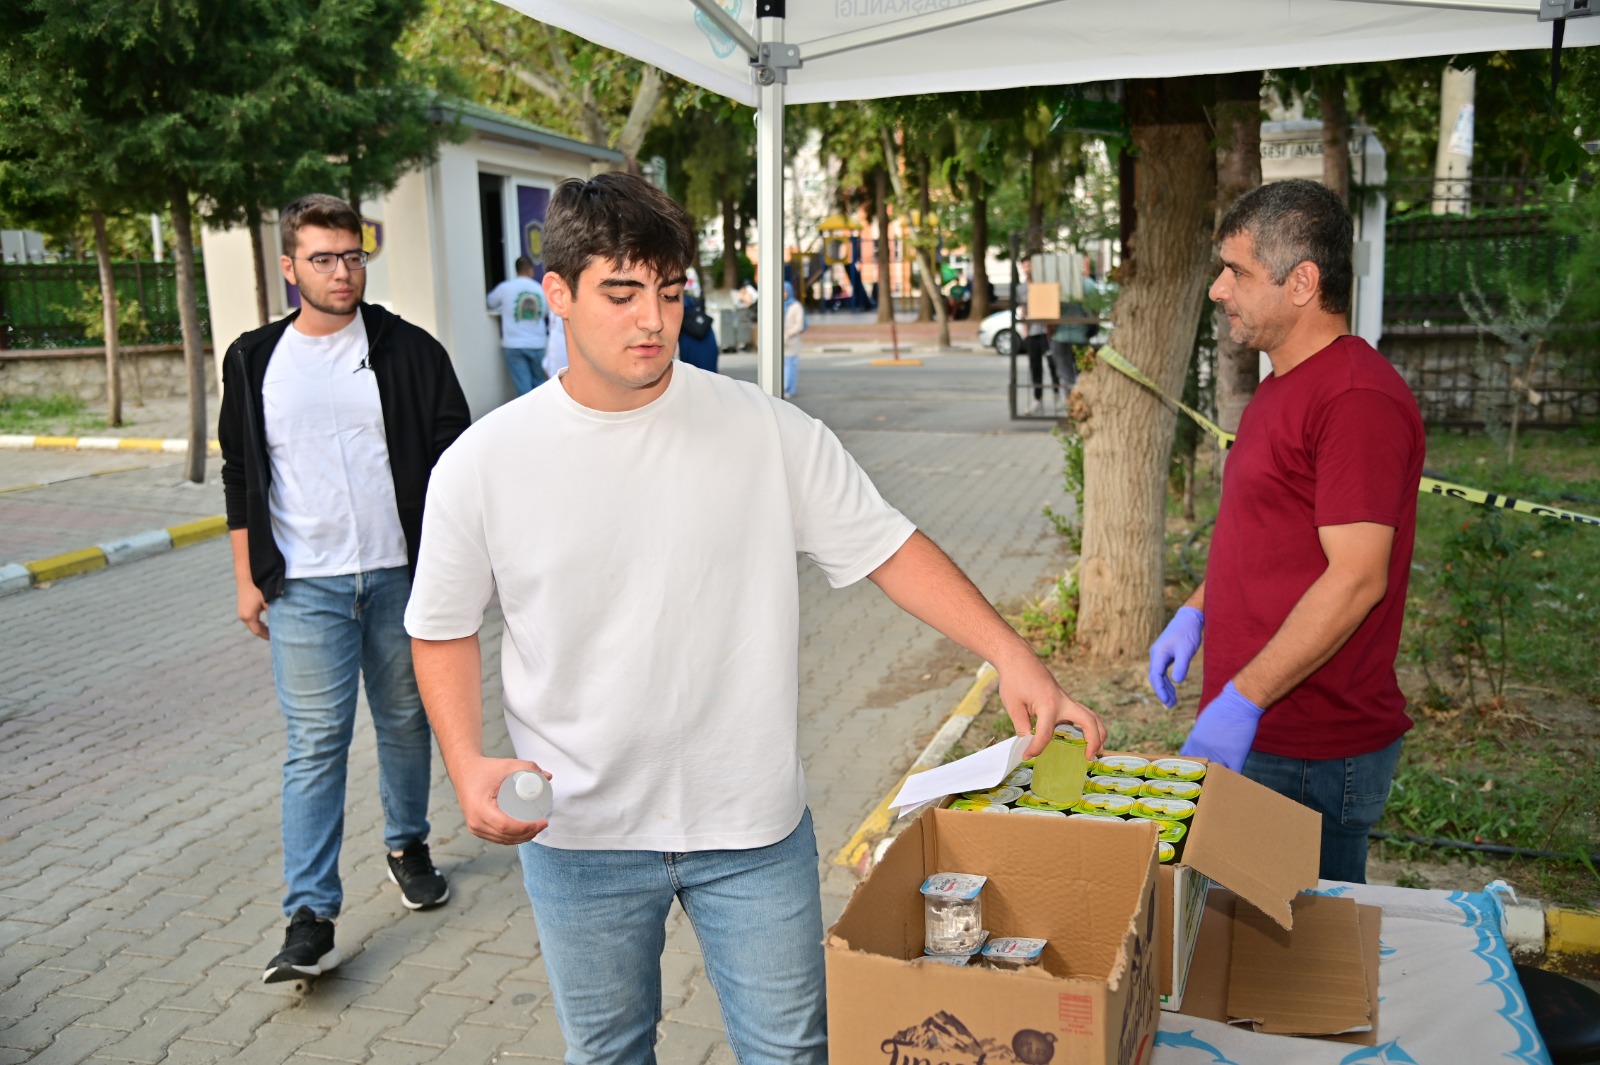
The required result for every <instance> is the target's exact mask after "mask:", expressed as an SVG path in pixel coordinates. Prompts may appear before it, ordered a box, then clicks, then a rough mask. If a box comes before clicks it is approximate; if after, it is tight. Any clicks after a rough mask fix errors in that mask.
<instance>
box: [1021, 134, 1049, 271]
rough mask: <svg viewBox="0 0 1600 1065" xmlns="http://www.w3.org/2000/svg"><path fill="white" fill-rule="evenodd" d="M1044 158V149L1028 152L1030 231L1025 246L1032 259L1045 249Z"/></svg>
mask: <svg viewBox="0 0 1600 1065" xmlns="http://www.w3.org/2000/svg"><path fill="white" fill-rule="evenodd" d="M1043 158H1044V151H1043V149H1040V148H1034V149H1031V150H1030V151H1029V152H1028V233H1027V240H1025V241H1024V242H1023V247H1024V248H1025V250H1026V252H1027V257H1028V258H1030V259H1031V258H1033V257H1034V256H1035V255H1038V254H1039V253H1040V252H1042V251H1044V193H1043V192H1042V191H1040V189H1039V179H1040V176H1041V171H1043V170H1044V161H1043Z"/></svg>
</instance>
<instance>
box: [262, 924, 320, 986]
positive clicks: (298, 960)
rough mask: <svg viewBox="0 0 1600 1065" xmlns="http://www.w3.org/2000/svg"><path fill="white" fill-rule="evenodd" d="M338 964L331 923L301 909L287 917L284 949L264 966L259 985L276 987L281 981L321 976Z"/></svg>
mask: <svg viewBox="0 0 1600 1065" xmlns="http://www.w3.org/2000/svg"><path fill="white" fill-rule="evenodd" d="M338 964H339V950H338V948H337V947H335V946H334V945H333V922H332V921H327V920H322V919H320V918H318V917H317V915H316V914H314V913H312V912H311V907H309V906H302V907H300V908H299V909H298V910H296V911H294V916H293V917H291V918H289V931H288V932H286V933H285V934H284V937H283V949H282V950H280V951H278V956H277V957H275V958H273V959H272V961H270V962H269V963H267V971H266V972H264V973H262V974H261V982H262V983H264V984H275V983H277V982H278V981H280V980H302V979H305V978H306V977H309V976H321V975H322V974H323V973H325V972H327V971H328V970H330V969H332V968H334V967H335V966H337V965H338Z"/></svg>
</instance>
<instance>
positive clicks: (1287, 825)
mask: <svg viewBox="0 0 1600 1065" xmlns="http://www.w3.org/2000/svg"><path fill="white" fill-rule="evenodd" d="M1204 783H1205V795H1204V797H1203V798H1202V799H1201V800H1200V812H1199V813H1198V814H1196V816H1195V819H1194V823H1193V825H1192V826H1191V827H1190V829H1189V838H1188V840H1187V841H1186V842H1185V844H1184V850H1183V862H1184V864H1185V865H1188V866H1190V867H1191V868H1193V869H1195V870H1196V871H1197V872H1200V873H1202V874H1204V875H1205V876H1208V877H1210V878H1211V879H1212V880H1214V881H1216V882H1217V883H1219V884H1221V885H1223V886H1224V887H1226V888H1228V889H1229V890H1230V891H1232V892H1233V893H1234V894H1236V895H1238V896H1239V897H1240V898H1242V899H1244V900H1245V901H1246V902H1248V903H1250V905H1252V906H1254V907H1255V908H1256V909H1258V910H1260V911H1261V912H1262V913H1264V914H1266V915H1267V916H1269V917H1271V918H1272V919H1273V920H1274V921H1276V922H1277V923H1278V925H1279V926H1280V927H1282V928H1290V927H1293V921H1294V918H1293V911H1292V910H1291V908H1290V900H1291V899H1293V898H1294V897H1295V896H1296V895H1297V894H1298V893H1299V892H1301V891H1303V890H1305V889H1307V888H1312V887H1315V886H1316V885H1317V869H1318V865H1319V864H1320V862H1321V838H1322V817H1321V815H1320V814H1318V813H1317V812H1316V811H1315V810H1312V809H1310V808H1308V807H1305V806H1302V805H1300V804H1299V803H1297V802H1295V801H1293V800H1292V799H1287V798H1284V797H1283V796H1282V795H1279V794H1278V793H1277V792H1275V791H1273V790H1272V789H1270V788H1267V787H1264V786H1262V785H1261V784H1257V783H1256V782H1255V781H1253V780H1250V779H1248V778H1246V777H1244V776H1241V775H1240V774H1238V773H1235V772H1233V771H1232V770H1230V769H1228V768H1227V767H1226V766H1222V765H1218V764H1216V763H1212V764H1211V766H1210V768H1209V769H1207V771H1206V777H1205V782H1204Z"/></svg>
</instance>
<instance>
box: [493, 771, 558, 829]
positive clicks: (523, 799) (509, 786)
mask: <svg viewBox="0 0 1600 1065" xmlns="http://www.w3.org/2000/svg"><path fill="white" fill-rule="evenodd" d="M495 801H496V802H498V803H499V804H500V809H501V810H502V811H504V812H505V814H506V815H507V816H508V817H514V818H516V819H517V820H518V821H543V820H546V819H547V818H549V816H550V782H549V781H548V780H546V779H545V778H544V777H543V776H541V775H539V774H538V773H533V772H529V771H528V770H525V769H524V770H519V771H517V772H515V773H512V774H511V775H510V776H509V777H506V779H505V780H504V781H503V782H502V783H501V785H500V795H499V797H498V798H497V799H496V800H495Z"/></svg>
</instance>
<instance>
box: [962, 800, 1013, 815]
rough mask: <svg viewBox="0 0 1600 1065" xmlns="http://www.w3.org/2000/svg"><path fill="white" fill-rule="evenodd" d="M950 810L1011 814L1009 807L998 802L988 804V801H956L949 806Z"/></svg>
mask: <svg viewBox="0 0 1600 1065" xmlns="http://www.w3.org/2000/svg"><path fill="white" fill-rule="evenodd" d="M950 809H952V810H970V811H973V812H975V813H985V814H1008V813H1010V812H1011V807H1009V806H1006V805H1004V804H1002V803H998V802H990V801H989V800H988V799H957V800H956V801H955V802H953V803H951V804H950Z"/></svg>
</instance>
